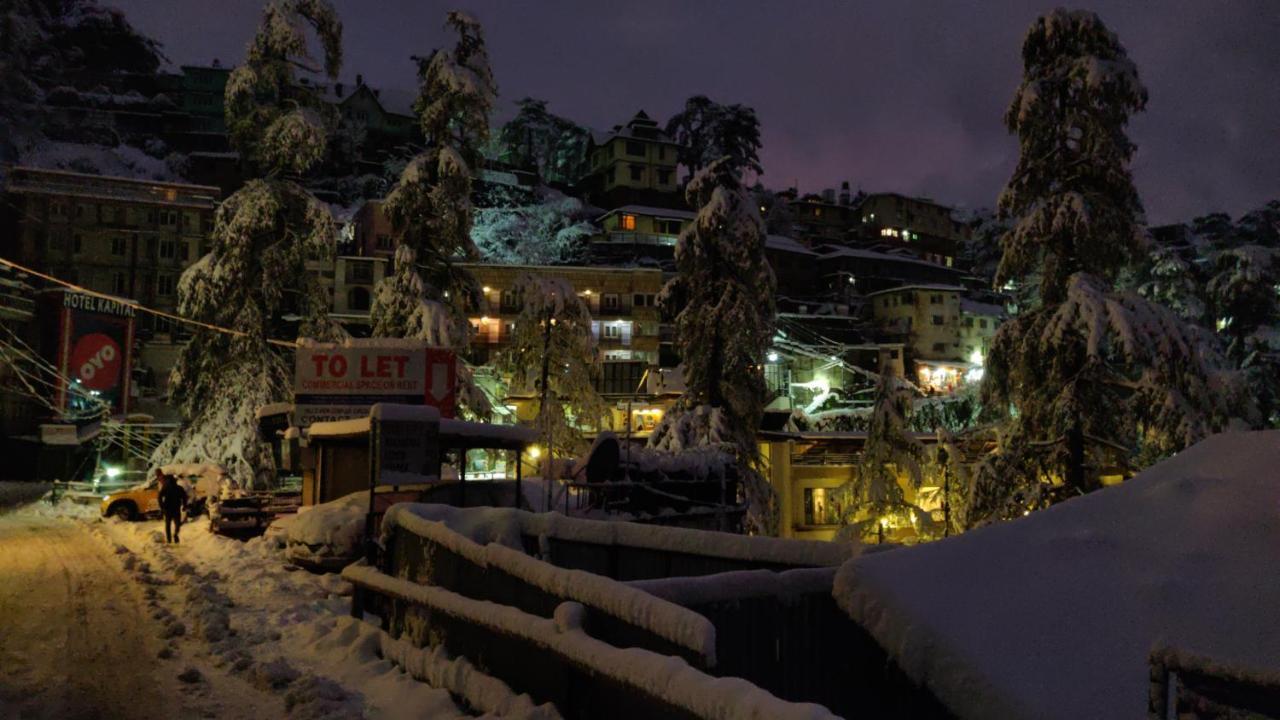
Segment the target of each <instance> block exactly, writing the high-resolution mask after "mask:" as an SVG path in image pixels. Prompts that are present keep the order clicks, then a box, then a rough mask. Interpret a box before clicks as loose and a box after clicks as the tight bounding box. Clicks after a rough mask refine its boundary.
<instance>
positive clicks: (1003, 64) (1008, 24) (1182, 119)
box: [107, 0, 1280, 224]
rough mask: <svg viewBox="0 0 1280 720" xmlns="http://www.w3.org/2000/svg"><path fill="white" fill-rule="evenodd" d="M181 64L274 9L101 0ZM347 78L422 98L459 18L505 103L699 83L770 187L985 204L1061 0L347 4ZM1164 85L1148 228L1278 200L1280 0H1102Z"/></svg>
mask: <svg viewBox="0 0 1280 720" xmlns="http://www.w3.org/2000/svg"><path fill="white" fill-rule="evenodd" d="M107 1H108V2H110V3H111V4H114V5H117V6H119V7H121V8H122V9H124V10H125V11H126V12H127V13H128V15H129V17H130V19H131V20H132V21H133V23H134V24H135V25H136V26H137V27H138V28H140V29H141V30H143V31H145V32H147V33H149V34H150V35H152V36H153V37H155V38H156V39H158V40H160V41H161V42H162V43H164V45H165V51H166V53H167V54H168V56H169V57H170V59H171V60H173V61H174V62H175V63H207V62H209V61H210V60H212V59H213V58H214V57H219V58H221V59H222V61H223V62H224V63H228V62H232V63H233V62H238V61H239V60H240V59H241V58H242V57H243V55H244V48H245V45H246V44H247V42H248V41H249V39H250V37H251V36H252V33H253V29H254V26H255V25H256V23H257V19H258V16H259V13H260V9H261V6H262V3H261V2H260V1H259V0H216V1H214V2H210V0H164V1H163V2H159V1H157V0H107ZM335 4H336V6H337V7H338V10H339V12H340V13H341V15H342V18H343V21H344V23H345V26H346V34H345V47H346V64H345V67H344V69H343V76H344V77H346V78H354V76H355V74H356V73H362V74H363V75H364V76H365V78H366V81H367V82H370V83H371V84H374V85H375V86H384V87H397V88H402V89H406V90H408V89H412V88H413V87H414V86H415V85H414V77H413V72H414V68H413V66H412V64H411V63H410V62H409V59H408V58H409V55H411V54H422V53H425V52H427V51H429V50H430V49H431V48H433V47H437V46H442V45H444V44H446V43H448V42H451V41H450V40H449V39H448V37H447V36H446V34H445V32H444V30H443V27H442V26H443V19H444V13H445V11H446V10H447V9H449V8H453V7H462V8H464V9H466V10H468V11H469V12H471V13H472V14H473V15H475V16H476V17H477V18H478V19H479V20H480V21H481V22H482V23H483V24H484V26H485V31H486V33H487V40H488V44H489V52H490V56H491V58H492V60H493V69H494V74H495V77H496V79H497V82H498V87H499V92H500V93H501V95H502V104H503V105H504V106H506V107H510V104H511V103H512V102H513V101H514V100H516V99H519V98H521V97H524V96H526V95H532V96H534V97H540V98H544V99H546V100H548V101H549V103H550V109H551V110H552V111H553V112H556V113H559V114H561V115H565V116H567V117H570V118H572V119H574V120H576V121H578V122H579V123H582V124H585V125H589V126H593V127H598V128H608V127H611V126H612V125H614V124H617V123H619V122H623V121H625V120H626V119H627V118H629V117H630V116H631V115H632V114H633V113H634V112H635V111H636V110H638V109H641V108H643V109H645V110H646V111H648V113H649V114H650V115H651V116H653V117H655V118H657V119H659V120H660V121H665V119H666V118H667V117H668V116H670V115H671V114H672V113H673V112H675V111H676V110H677V109H678V108H679V107H680V106H681V104H682V103H683V101H684V99H685V98H686V97H688V96H689V95H693V94H698V93H701V94H706V95H709V96H710V97H711V98H713V99H715V100H718V101H720V102H739V103H744V104H746V105H750V106H752V107H754V108H755V109H756V112H757V114H758V115H759V117H760V122H761V125H762V129H763V141H764V148H763V150H762V152H761V160H762V164H763V165H764V169H765V175H764V177H763V180H764V182H765V184H766V185H769V186H770V187H774V188H782V187H788V186H791V185H792V184H793V183H798V186H799V188H800V190H801V191H818V190H821V189H822V188H824V187H835V186H838V185H839V183H840V181H841V180H849V181H850V182H851V183H852V185H853V187H855V188H857V187H861V188H863V189H864V190H868V191H874V190H893V191H899V192H906V193H910V194H915V195H927V196H931V197H934V198H936V199H938V200H941V201H944V202H948V203H951V204H958V205H968V206H975V207H976V206H990V205H992V204H994V202H995V198H996V195H997V194H998V193H999V191H1000V188H1001V187H1002V186H1003V184H1004V182H1005V180H1006V179H1007V178H1008V174H1009V172H1010V169H1011V168H1012V166H1013V160H1014V156H1015V153H1016V151H1017V148H1016V144H1015V142H1014V141H1013V139H1012V138H1011V137H1009V136H1008V135H1006V133H1005V131H1004V128H1003V126H1002V124H1001V117H1002V114H1003V112H1004V108H1005V104H1006V103H1007V102H1008V99H1009V98H1010V97H1011V95H1012V93H1013V90H1014V87H1015V86H1016V84H1017V82H1018V78H1019V75H1020V73H1021V65H1020V58H1019V48H1020V44H1021V38H1022V34H1023V32H1024V31H1025V29H1026V27H1027V26H1028V25H1029V24H1030V23H1031V22H1032V21H1033V20H1034V19H1035V17H1036V16H1037V15H1038V14H1040V13H1042V12H1044V11H1046V10H1048V9H1051V8H1052V7H1053V6H1054V5H1055V3H1040V2H1016V1H1015V0H981V1H978V0H969V1H963V0H945V1H944V0H938V1H936V2H924V1H914V0H912V1H904V2H874V3H873V2H870V1H868V0H859V1H857V2H836V1H834V0H802V1H800V2H781V1H779V2H767V3H766V2H762V1H759V0H735V1H732V2H730V1H729V0H720V1H717V2H710V1H707V0H699V1H698V2H688V1H687V0H678V1H677V0H670V1H668V0H647V1H645V2H625V3H613V2H604V1H601V2H585V1H584V2H561V1H559V0H530V1H527V2H517V1H515V0H508V1H506V2H499V1H497V0H455V1H453V2H436V1H435V0H365V1H364V2H357V1H342V0H338V1H337V2H335ZM1090 7H1091V9H1094V10H1096V11H1097V12H1098V13H1099V14H1100V15H1101V16H1102V18H1103V20H1104V21H1106V22H1107V23H1108V25H1109V26H1110V27H1111V28H1112V29H1113V30H1115V31H1116V32H1117V33H1118V34H1119V35H1120V39H1121V41H1122V42H1123V43H1124V44H1125V46H1126V47H1127V48H1128V50H1129V54H1130V56H1131V57H1132V58H1133V59H1134V60H1135V61H1136V62H1137V64H1138V67H1139V70H1140V72H1141V74H1142V78H1143V80H1144V82H1145V83H1146V85H1147V87H1148V89H1149V90H1150V93H1151V101H1150V104H1149V105H1148V109H1147V112H1146V113H1145V114H1143V115H1140V116H1139V117H1138V118H1137V119H1136V120H1135V121H1134V123H1133V125H1132V127H1131V133H1130V135H1131V137H1132V138H1133V139H1134V140H1135V141H1136V142H1137V144H1138V148H1139V149H1138V154H1137V156H1136V158H1135V161H1134V173H1135V176H1136V179H1137V184H1138V190H1139V192H1140V193H1141V194H1142V198H1143V201H1144V203H1145V204H1146V207H1147V214H1148V218H1149V220H1150V221H1151V222H1152V223H1153V224H1154V223H1163V222H1174V221H1180V220H1184V219H1188V218H1190V217H1191V216H1194V215H1199V214H1202V213H1205V212H1209V211H1214V210H1222V211H1226V212H1230V213H1231V214H1232V215H1239V214H1240V213H1242V212H1245V211H1247V210H1249V209H1251V208H1254V207H1256V206H1258V205H1260V204H1262V203H1263V202H1265V201H1267V200H1270V199H1274V198H1277V197H1280V79H1278V78H1280V50H1278V49H1277V46H1276V42H1277V38H1280V5H1278V4H1277V2H1276V0H1132V1H1129V2H1120V1H1119V0H1098V1H1096V2H1093V3H1091V5H1090Z"/></svg>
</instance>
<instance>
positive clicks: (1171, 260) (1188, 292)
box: [1138, 243, 1206, 324]
mask: <svg viewBox="0 0 1280 720" xmlns="http://www.w3.org/2000/svg"><path fill="white" fill-rule="evenodd" d="M1204 287H1205V285H1204V280H1203V278H1202V277H1201V273H1200V269H1199V268H1198V267H1197V266H1196V264H1195V263H1193V262H1190V261H1188V260H1187V259H1186V258H1184V257H1183V256H1182V251H1181V249H1180V248H1177V247H1169V246H1164V245H1159V244H1155V243H1153V246H1152V248H1151V251H1150V252H1149V253H1148V255H1147V257H1146V259H1145V261H1144V262H1143V263H1142V264H1141V265H1140V266H1139V268H1138V292H1139V293H1140V294H1141V295H1142V296H1143V297H1144V298H1146V299H1148V300H1150V301H1152V302H1155V303H1159V304H1161V305H1163V306H1165V307H1167V308H1169V309H1170V310H1172V311H1174V312H1175V313H1177V314H1178V317H1180V318H1182V319H1183V320H1186V321H1187V322H1190V323H1195V324H1200V323H1202V322H1203V321H1204V318H1205V310H1206V307H1205V301H1204V297H1203V296H1204Z"/></svg>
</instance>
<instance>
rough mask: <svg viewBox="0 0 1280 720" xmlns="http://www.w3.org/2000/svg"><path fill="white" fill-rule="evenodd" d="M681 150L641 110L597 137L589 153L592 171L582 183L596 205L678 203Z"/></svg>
mask: <svg viewBox="0 0 1280 720" xmlns="http://www.w3.org/2000/svg"><path fill="white" fill-rule="evenodd" d="M678 148H679V146H678V145H677V144H676V143H675V142H674V141H673V140H672V139H671V137H670V136H669V135H667V133H666V132H665V131H663V129H662V128H661V127H660V126H659V125H658V123H657V122H655V121H654V120H652V119H650V117H649V116H648V115H646V114H645V112H644V111H643V110H641V111H640V112H638V113H636V115H635V117H633V118H631V120H630V121H628V122H627V124H626V125H615V126H614V128H613V130H611V131H609V132H608V133H603V134H597V135H593V136H592V138H591V143H590V145H589V147H588V149H587V155H588V157H589V158H590V163H591V170H590V172H589V174H588V176H587V177H586V178H584V180H583V186H584V189H585V190H586V191H587V193H588V195H589V197H590V200H591V202H592V203H594V204H596V205H598V206H601V207H617V206H620V205H624V204H627V203H638V204H646V205H659V206H661V205H678V204H680V197H679V178H678V177H677V175H676V164H677V159H676V150H677V149H678Z"/></svg>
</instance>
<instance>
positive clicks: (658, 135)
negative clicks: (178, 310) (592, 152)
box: [591, 110, 678, 145]
mask: <svg viewBox="0 0 1280 720" xmlns="http://www.w3.org/2000/svg"><path fill="white" fill-rule="evenodd" d="M636 125H642V126H644V127H646V129H650V128H651V129H652V130H654V131H655V133H654V135H655V136H654V137H645V136H643V135H637V134H636V133H635V126H636ZM614 138H635V139H637V140H644V141H645V142H652V143H662V144H664V145H677V144H678V143H676V142H675V141H673V140H672V139H671V136H670V135H667V133H666V131H665V130H663V129H662V126H661V125H659V124H658V123H656V122H654V121H653V120H652V119H651V118H650V117H649V116H648V115H647V114H646V113H645V111H643V110H641V111H640V112H638V113H636V114H635V116H634V117H632V118H631V119H630V120H628V121H627V123H626V124H625V125H615V126H614V127H613V129H612V130H609V131H608V132H603V131H600V130H592V131H591V140H592V142H594V143H595V144H596V145H603V144H605V143H607V142H609V141H610V140H612V139H614Z"/></svg>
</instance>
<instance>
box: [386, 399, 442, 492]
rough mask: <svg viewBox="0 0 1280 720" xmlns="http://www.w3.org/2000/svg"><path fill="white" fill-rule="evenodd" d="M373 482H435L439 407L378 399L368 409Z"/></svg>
mask: <svg viewBox="0 0 1280 720" xmlns="http://www.w3.org/2000/svg"><path fill="white" fill-rule="evenodd" d="M369 419H370V431H371V432H370V443H371V444H372V445H371V455H372V457H373V458H374V460H375V462H376V463H377V465H376V467H375V468H374V472H373V477H372V478H371V482H372V484H374V485H408V484H413V483H426V482H436V481H437V480H439V474H440V443H439V440H438V437H439V433H440V411H439V410H437V409H435V408H432V407H426V406H400V405H389V404H382V403H379V404H377V405H374V406H373V407H372V408H371V409H370V410H369Z"/></svg>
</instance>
